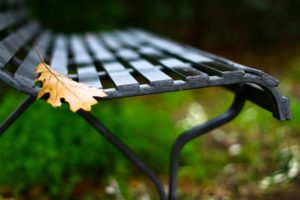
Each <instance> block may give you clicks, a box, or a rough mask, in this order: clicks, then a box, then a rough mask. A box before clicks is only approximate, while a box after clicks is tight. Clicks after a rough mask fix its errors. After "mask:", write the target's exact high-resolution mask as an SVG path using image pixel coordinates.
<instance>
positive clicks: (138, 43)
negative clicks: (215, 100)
mask: <svg viewBox="0 0 300 200" xmlns="http://www.w3.org/2000/svg"><path fill="white" fill-rule="evenodd" d="M12 2H15V4H16V2H19V1H17V0H15V1H12ZM15 9H21V8H18V7H17V8H13V9H12V11H11V12H10V11H7V13H8V14H7V15H10V14H9V13H12V12H13V11H14V10H15ZM23 10H24V9H23ZM0 15H1V14H0ZM22 15H25V14H24V12H21V13H20V14H18V15H17V16H16V17H15V18H14V20H12V21H11V22H9V23H8V22H6V23H4V22H1V20H0V22H1V23H2V25H1V24H0V27H3V28H2V29H4V30H6V29H7V30H6V31H7V36H5V37H3V38H0V39H1V40H0V70H1V73H0V79H1V80H2V81H4V82H6V83H9V84H10V85H11V86H13V87H15V88H17V89H19V90H22V91H23V92H25V93H27V94H30V95H36V94H37V92H38V90H39V88H35V87H34V79H35V78H36V74H35V73H34V68H35V67H36V66H37V64H38V63H39V58H38V55H37V53H36V49H38V50H39V52H40V54H41V55H42V57H43V58H45V59H46V61H48V62H49V64H51V65H52V67H53V68H54V69H55V70H56V71H58V72H60V73H62V74H65V75H68V76H69V77H71V78H73V79H74V80H76V81H80V82H83V83H86V84H88V85H91V86H94V87H98V88H103V89H104V91H105V92H106V93H107V94H108V96H107V97H106V98H105V99H113V98H122V97H129V96H138V95H147V94H155V93H162V92H170V91H178V90H187V89H196V88H204V87H212V86H225V87H229V88H230V89H233V90H234V87H232V85H236V84H239V83H244V84H245V88H246V97H247V99H248V100H250V101H252V102H254V103H256V104H258V105H259V106H261V107H263V108H265V109H266V110H269V111H271V112H272V113H273V116H274V117H276V118H278V119H281V120H285V119H289V118H290V112H289V105H288V100H287V98H285V97H283V96H281V95H280V93H279V92H278V91H277V86H278V83H279V82H278V81H277V80H276V79H274V78H272V77H271V76H269V75H267V74H265V73H264V72H262V71H260V70H257V69H254V68H250V67H246V66H243V65H240V64H238V63H234V62H232V61H229V60H226V59H224V58H221V57H218V56H215V55H212V54H209V53H207V52H203V51H201V50H198V49H195V48H193V47H190V46H188V45H185V44H180V43H177V42H175V41H172V40H170V39H167V38H164V37H159V36H157V35H155V34H153V33H149V32H146V31H143V30H139V29H126V30H116V31H110V32H100V33H88V34H84V35H71V36H67V35H62V34H56V33H52V32H51V31H49V30H45V29H43V28H42V27H40V26H39V25H38V24H37V23H36V22H31V21H30V20H29V21H28V20H25V21H24V22H23V23H21V22H20V16H22ZM21 21H22V20H21ZM20 23H21V24H20ZM11 26H13V27H14V28H15V31H8V30H10V28H9V27H11ZM0 30H1V29H0ZM20 52H21V53H20ZM15 61H18V62H20V65H16V62H15ZM12 66H13V67H12Z"/></svg>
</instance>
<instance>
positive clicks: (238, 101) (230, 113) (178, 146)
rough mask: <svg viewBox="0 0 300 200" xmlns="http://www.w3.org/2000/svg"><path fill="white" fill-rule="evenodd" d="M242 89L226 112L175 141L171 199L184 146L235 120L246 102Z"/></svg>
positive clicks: (171, 165) (170, 198) (172, 156)
mask: <svg viewBox="0 0 300 200" xmlns="http://www.w3.org/2000/svg"><path fill="white" fill-rule="evenodd" d="M240 87H241V88H240V91H239V92H237V93H236V96H235V98H234V100H233V103H232V105H231V107H230V108H229V109H228V110H227V112H225V113H224V114H221V115H219V116H218V117H216V118H214V119H211V120H210V121H208V122H206V123H204V124H201V125H199V126H196V127H194V128H192V129H190V130H188V131H186V132H184V133H182V134H181V135H180V136H179V137H178V138H177V139H176V141H175V143H174V144H173V147H172V152H171V159H170V176H169V186H170V187H169V196H168V199H169V200H175V199H176V195H177V182H178V169H179V157H180V152H181V151H182V149H183V147H184V146H185V145H186V144H187V143H188V142H190V141H191V140H193V139H195V138H197V137H199V136H202V135H204V134H206V133H208V132H209V131H211V130H213V129H215V128H217V127H220V126H222V125H224V124H226V123H228V122H229V121H231V120H233V119H234V118H235V117H236V116H237V115H238V114H239V113H240V112H241V110H242V109H243V107H244V104H245V97H244V91H243V86H240Z"/></svg>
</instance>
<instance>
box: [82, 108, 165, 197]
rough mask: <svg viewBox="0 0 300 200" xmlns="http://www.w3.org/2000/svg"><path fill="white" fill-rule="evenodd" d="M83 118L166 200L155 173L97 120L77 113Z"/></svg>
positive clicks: (86, 113) (90, 115) (85, 113)
mask: <svg viewBox="0 0 300 200" xmlns="http://www.w3.org/2000/svg"><path fill="white" fill-rule="evenodd" d="M77 113H78V114H79V115H80V116H81V117H83V118H84V119H85V120H86V121H87V122H88V123H89V124H90V125H91V126H92V127H94V128H95V129H96V130H97V131H98V132H99V133H100V134H101V135H102V136H103V137H104V138H105V139H106V140H108V141H109V142H110V143H111V144H113V145H114V146H115V147H116V148H117V149H118V150H119V151H120V152H121V153H122V154H123V155H124V156H125V157H127V159H129V160H130V161H131V162H132V163H133V164H134V165H136V166H137V167H138V168H139V169H140V170H142V171H143V172H144V173H145V174H146V175H147V176H148V177H149V178H150V179H151V181H152V182H153V184H154V185H155V187H156V189H157V191H158V193H159V197H160V199H161V200H167V195H166V192H165V191H164V188H163V185H162V183H161V182H160V180H159V178H158V177H157V176H156V175H155V173H154V172H153V171H152V170H151V169H150V168H149V167H148V166H147V165H146V164H145V163H144V162H143V161H142V160H141V159H140V158H139V157H138V156H137V155H136V154H135V153H134V152H133V151H132V150H130V149H129V148H128V147H127V146H126V145H125V144H124V143H123V142H122V141H121V140H119V139H118V138H117V137H116V136H115V135H114V134H113V133H112V132H111V131H110V130H108V129H107V128H106V127H105V126H104V125H103V124H102V123H101V122H100V121H99V120H97V119H96V118H95V117H94V116H93V115H92V114H91V113H88V112H85V111H82V110H80V111H78V112H77Z"/></svg>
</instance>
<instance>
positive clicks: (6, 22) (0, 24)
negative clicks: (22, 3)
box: [0, 9, 27, 31]
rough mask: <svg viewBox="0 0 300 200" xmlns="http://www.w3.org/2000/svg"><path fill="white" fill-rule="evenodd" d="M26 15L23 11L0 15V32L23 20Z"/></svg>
mask: <svg viewBox="0 0 300 200" xmlns="http://www.w3.org/2000/svg"><path fill="white" fill-rule="evenodd" d="M26 14H27V12H26V11H25V10H24V9H18V10H13V11H9V12H6V13H0V31H2V30H4V29H6V28H8V27H9V26H12V25H14V24H16V23H18V22H20V21H22V20H24V18H25V17H26Z"/></svg>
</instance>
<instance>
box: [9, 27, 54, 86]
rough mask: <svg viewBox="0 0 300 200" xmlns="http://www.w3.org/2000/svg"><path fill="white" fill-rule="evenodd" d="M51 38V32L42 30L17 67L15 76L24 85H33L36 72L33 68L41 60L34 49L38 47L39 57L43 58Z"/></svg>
mask: <svg viewBox="0 0 300 200" xmlns="http://www.w3.org/2000/svg"><path fill="white" fill-rule="evenodd" d="M51 38H52V35H51V33H49V32H44V33H43V34H42V35H41V36H40V37H39V39H38V40H37V42H36V44H35V45H33V47H32V49H31V50H30V52H29V54H28V55H27V57H26V58H25V60H24V61H23V62H22V64H21V65H20V66H19V68H18V69H17V71H16V73H15V78H16V79H17V80H18V81H19V82H20V83H21V84H23V85H25V86H26V87H33V86H34V80H35V79H36V77H37V74H36V73H35V72H34V70H35V68H36V67H37V65H38V64H39V63H40V62H41V61H40V59H39V57H38V55H37V52H36V50H37V49H38V50H39V54H40V56H41V58H42V59H45V56H46V53H47V51H48V48H49V45H50V41H51Z"/></svg>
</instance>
